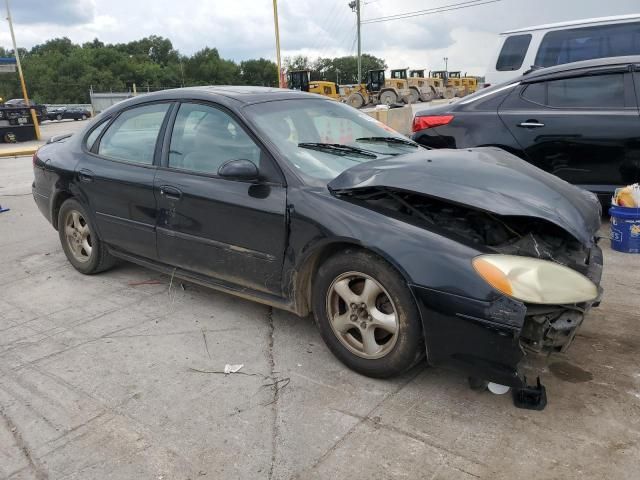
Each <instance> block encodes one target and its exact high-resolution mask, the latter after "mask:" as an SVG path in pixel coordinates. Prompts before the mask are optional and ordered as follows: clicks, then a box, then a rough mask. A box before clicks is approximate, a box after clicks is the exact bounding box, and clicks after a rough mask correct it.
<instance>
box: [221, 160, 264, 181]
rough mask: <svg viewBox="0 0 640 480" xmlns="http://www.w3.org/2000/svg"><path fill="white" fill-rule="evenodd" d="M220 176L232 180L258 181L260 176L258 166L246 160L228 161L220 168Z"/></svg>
mask: <svg viewBox="0 0 640 480" xmlns="http://www.w3.org/2000/svg"><path fill="white" fill-rule="evenodd" d="M218 175H219V176H221V177H223V178H228V179H230V180H257V179H258V176H259V175H258V167H256V164H255V163H253V162H252V161H250V160H245V159H238V160H227V161H226V162H224V163H223V164H222V165H220V168H218Z"/></svg>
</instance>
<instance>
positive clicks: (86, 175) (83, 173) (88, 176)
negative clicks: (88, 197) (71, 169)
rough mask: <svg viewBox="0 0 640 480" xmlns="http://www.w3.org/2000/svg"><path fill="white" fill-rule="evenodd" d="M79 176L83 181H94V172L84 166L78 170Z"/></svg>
mask: <svg viewBox="0 0 640 480" xmlns="http://www.w3.org/2000/svg"><path fill="white" fill-rule="evenodd" d="M78 178H79V179H80V181H81V182H85V183H90V182H93V172H92V171H91V170H87V169H86V168H83V169H82V170H80V171H79V172H78Z"/></svg>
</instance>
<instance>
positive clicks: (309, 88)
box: [287, 70, 341, 100]
mask: <svg viewBox="0 0 640 480" xmlns="http://www.w3.org/2000/svg"><path fill="white" fill-rule="evenodd" d="M287 85H288V86H289V89H290V90H300V91H302V92H309V93H317V94H318V95H324V96H325V97H329V98H333V99H334V100H340V99H341V97H340V92H339V90H338V85H336V84H335V83H334V82H328V81H325V80H311V71H309V70H293V71H291V72H288V73H287Z"/></svg>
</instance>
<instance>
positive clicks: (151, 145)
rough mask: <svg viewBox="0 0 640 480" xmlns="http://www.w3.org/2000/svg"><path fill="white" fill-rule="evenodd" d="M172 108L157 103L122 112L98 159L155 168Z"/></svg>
mask: <svg viewBox="0 0 640 480" xmlns="http://www.w3.org/2000/svg"><path fill="white" fill-rule="evenodd" d="M169 106H170V104H168V103H156V104H153V105H145V106H142V107H135V108H131V109H129V110H125V111H124V112H122V113H121V114H120V115H119V116H118V118H116V119H115V120H114V122H113V123H112V124H111V125H110V126H109V128H108V129H107V131H106V132H104V135H102V138H101V139H100V145H99V146H98V155H102V156H104V157H107V158H113V159H116V160H124V161H127V162H133V163H140V164H144V165H151V164H152V163H153V156H154V153H155V150H156V142H157V140H158V133H159V132H160V128H161V127H162V122H163V121H164V117H165V116H166V114H167V111H168V110H169Z"/></svg>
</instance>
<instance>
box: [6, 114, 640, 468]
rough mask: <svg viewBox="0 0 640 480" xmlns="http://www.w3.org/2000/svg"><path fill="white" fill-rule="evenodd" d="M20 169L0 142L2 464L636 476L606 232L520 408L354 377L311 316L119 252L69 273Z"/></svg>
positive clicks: (440, 377) (621, 263) (424, 380)
mask: <svg viewBox="0 0 640 480" xmlns="http://www.w3.org/2000/svg"><path fill="white" fill-rule="evenodd" d="M78 123H79V122H76V124H78ZM31 178H32V173H31V159H30V158H28V157H25V158H15V159H13V158H5V159H0V204H1V205H2V206H3V207H9V208H11V211H9V212H6V213H2V214H0V265H1V267H2V268H1V269H0V478H2V479H5V478H6V479H12V480H16V479H47V478H48V479H106V478H109V479H123V480H124V479H126V480H130V479H192V480H194V479H198V478H211V479H220V478H233V479H238V478H239V479H267V478H274V479H288V478H300V479H309V478H352V479H368V480H369V479H388V478H430V479H431V478H433V479H472V478H482V479H501V478H504V479H513V478H535V479H557V478H562V479H585V478H594V479H601V478H607V479H623V478H626V479H637V478H638V472H640V443H639V442H640V362H639V360H640V355H639V353H638V351H639V348H640V330H639V328H638V325H639V324H640V296H639V295H638V286H639V285H640V255H635V256H634V255H625V254H620V253H617V252H612V251H611V250H610V249H609V248H608V242H607V241H603V242H602V245H603V246H604V247H605V261H606V267H605V272H604V279H603V286H604V288H605V290H606V293H605V297H604V301H603V303H602V305H601V307H600V308H598V309H595V310H594V311H593V312H592V313H591V314H590V315H589V317H588V318H587V320H586V324H585V325H584V327H583V328H582V330H581V331H580V332H579V334H578V336H577V338H576V341H575V343H574V345H573V346H572V348H571V349H570V350H569V351H568V352H567V354H566V355H558V356H555V357H554V358H552V359H551V360H550V363H552V364H554V366H553V367H552V368H550V369H547V370H546V371H545V373H544V374H543V376H542V380H543V383H545V384H546V386H547V392H548V396H549V405H548V407H547V408H546V410H544V411H543V412H531V411H525V410H518V409H515V408H514V407H513V406H512V403H511V398H510V396H509V395H504V396H494V395H491V394H489V393H487V392H485V393H478V392H474V391H472V390H470V389H469V388H468V387H467V382H466V378H465V377H464V376H463V375H461V374H458V373H453V372H448V371H445V370H440V369H436V368H426V367H424V366H419V367H416V368H414V369H413V370H412V371H410V372H408V373H407V374H405V375H404V376H402V377H400V378H396V379H393V380H388V381H379V380H372V379H369V378H365V377H362V376H359V375H357V374H355V373H353V372H351V371H350V370H347V369H346V368H345V367H344V366H343V365H342V364H340V363H338V361H337V360H335V359H334V357H333V356H332V355H331V354H330V352H329V351H328V350H327V348H326V347H325V346H324V344H323V343H322V340H321V338H320V336H319V334H318V332H317V330H316V327H315V325H314V324H313V321H312V320H311V319H309V318H306V319H301V318H297V317H295V316H293V315H291V314H288V313H284V312H281V311H278V310H272V309H270V308H267V307H264V306H261V305H258V304H254V303H250V302H247V301H244V300H240V299H237V298H234V297H230V296H227V295H224V294H221V293H217V292H214V291H210V290H207V289H204V288H201V287H197V286H194V285H191V284H184V288H183V287H182V285H181V283H180V282H178V281H174V282H173V284H172V285H171V288H169V279H168V278H166V277H163V276H161V275H159V274H157V273H155V272H152V271H149V270H145V269H143V268H140V267H137V266H133V265H130V264H121V265H120V266H118V267H117V268H115V269H114V270H111V271H109V272H106V273H103V274H100V275H97V276H92V277H85V276H83V275H81V274H79V273H77V272H76V271H75V270H74V269H73V268H72V267H71V266H70V265H69V264H68V263H67V261H66V259H65V257H64V254H63V253H62V250H61V248H60V244H59V241H58V237H57V232H55V231H54V230H53V229H52V228H51V226H50V225H49V224H48V223H47V222H46V221H45V219H44V218H43V217H42V216H41V215H40V213H39V212H38V210H37V208H36V206H35V204H34V202H33V200H32V198H31V196H30V183H31ZM603 234H606V229H603ZM227 363H242V364H244V368H243V369H242V370H241V372H242V373H243V375H239V374H234V375H229V376H225V375H221V374H219V373H203V372H211V371H215V372H219V371H221V370H222V369H223V368H224V366H225V364H227Z"/></svg>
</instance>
